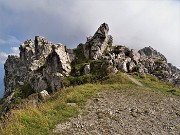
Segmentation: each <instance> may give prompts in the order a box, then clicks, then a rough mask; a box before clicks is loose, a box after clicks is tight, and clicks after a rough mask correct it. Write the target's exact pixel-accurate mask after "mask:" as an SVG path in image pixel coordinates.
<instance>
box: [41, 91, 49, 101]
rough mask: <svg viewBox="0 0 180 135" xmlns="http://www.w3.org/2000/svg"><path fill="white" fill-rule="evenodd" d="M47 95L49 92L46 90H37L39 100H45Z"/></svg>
mask: <svg viewBox="0 0 180 135" xmlns="http://www.w3.org/2000/svg"><path fill="white" fill-rule="evenodd" d="M48 96H49V93H48V92H47V91H46V90H42V91H41V92H39V98H40V99H41V100H45V99H46V98H47V97H48Z"/></svg>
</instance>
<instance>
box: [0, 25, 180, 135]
mask: <svg viewBox="0 0 180 135" xmlns="http://www.w3.org/2000/svg"><path fill="white" fill-rule="evenodd" d="M108 31H109V26H108V24H106V23H103V24H101V25H100V27H99V28H98V29H97V31H96V32H95V34H94V35H93V36H89V37H87V41H86V43H84V44H83V43H80V44H79V45H78V46H77V48H74V49H68V48H67V47H66V46H65V45H63V44H61V43H58V44H53V43H51V42H50V41H48V40H46V39H45V38H44V37H42V36H36V37H35V40H32V39H30V40H27V41H25V42H24V43H22V44H20V47H19V49H20V57H18V56H14V55H9V56H8V59H7V60H6V62H5V64H4V69H5V77H4V81H5V94H4V97H3V98H2V99H1V100H0V116H1V125H0V127H1V129H0V133H1V134H2V135H3V134H4V135H10V134H13V135H14V134H17V135H19V134H23V135H24V134H30V135H34V134H40V135H41V134H43V135H44V134H77V135H78V134H112V135H114V134H128V135H129V134H151V135H152V134H173V135H176V134H179V133H180V127H179V126H180V125H179V123H180V117H179V116H180V108H179V102H180V98H179V96H180V70H179V69H178V68H176V67H175V66H173V65H172V64H171V63H168V62H167V59H166V58H165V56H164V55H163V54H161V53H160V52H158V51H156V50H155V49H153V48H152V47H150V46H149V47H145V48H143V49H141V50H139V51H136V50H133V49H130V48H128V47H126V46H124V45H115V44H114V43H113V37H112V36H111V35H108Z"/></svg>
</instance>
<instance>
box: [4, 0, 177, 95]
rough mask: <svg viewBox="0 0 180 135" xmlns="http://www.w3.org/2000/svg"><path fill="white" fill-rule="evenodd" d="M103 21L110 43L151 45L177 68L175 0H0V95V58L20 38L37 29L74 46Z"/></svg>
mask: <svg viewBox="0 0 180 135" xmlns="http://www.w3.org/2000/svg"><path fill="white" fill-rule="evenodd" d="M104 22H106V23H107V24H108V25H109V28H110V31H109V34H110V35H112V36H113V39H114V43H115V44H117V45H125V46H127V47H129V48H132V49H135V50H139V49H141V48H144V47H147V46H151V47H153V48H154V49H156V50H157V51H159V52H161V53H162V54H164V55H165V57H166V58H167V60H168V62H170V63H172V64H173V65H175V66H177V67H178V68H180V1H178V0H159V1H157V0H0V97H1V96H2V95H3V91H4V86H3V77H4V69H3V64H4V62H5V60H6V59H7V56H8V55H9V54H15V55H18V53H19V49H18V47H19V44H20V43H22V42H24V41H25V40H27V39H34V37H35V36H36V35H40V36H44V37H45V38H46V39H47V40H49V41H51V42H53V43H62V44H64V45H66V46H67V47H68V48H74V47H76V46H77V45H78V44H79V43H85V42H86V37H87V36H90V35H93V34H94V33H95V31H96V30H97V28H98V27H99V26H100V24H102V23H104Z"/></svg>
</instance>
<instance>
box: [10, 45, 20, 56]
mask: <svg viewBox="0 0 180 135" xmlns="http://www.w3.org/2000/svg"><path fill="white" fill-rule="evenodd" d="M11 50H12V54H16V55H17V54H19V48H18V47H11Z"/></svg>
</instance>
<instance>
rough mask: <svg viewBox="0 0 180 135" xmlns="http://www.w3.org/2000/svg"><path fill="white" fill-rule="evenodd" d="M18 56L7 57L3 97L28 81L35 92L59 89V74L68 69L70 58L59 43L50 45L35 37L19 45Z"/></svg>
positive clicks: (39, 37) (41, 38) (68, 71)
mask: <svg viewBox="0 0 180 135" xmlns="http://www.w3.org/2000/svg"><path fill="white" fill-rule="evenodd" d="M19 49H20V57H18V56H9V57H8V59H7V60H6V62H5V65H4V69H5V77H4V80H5V96H8V95H9V94H10V93H11V92H13V91H14V90H15V89H16V88H18V87H19V86H20V85H24V84H30V85H31V87H32V88H33V89H34V90H35V92H40V91H42V90H44V89H48V88H49V89H50V91H56V90H58V89H60V88H61V78H62V76H66V75H69V73H70V71H71V66H70V62H71V60H70V57H69V53H68V52H67V50H66V47H65V46H64V45H62V44H52V43H50V42H49V41H47V40H46V39H45V38H44V37H41V36H36V37H35V40H27V41H25V42H24V43H22V44H21V45H20V48H19Z"/></svg>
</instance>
